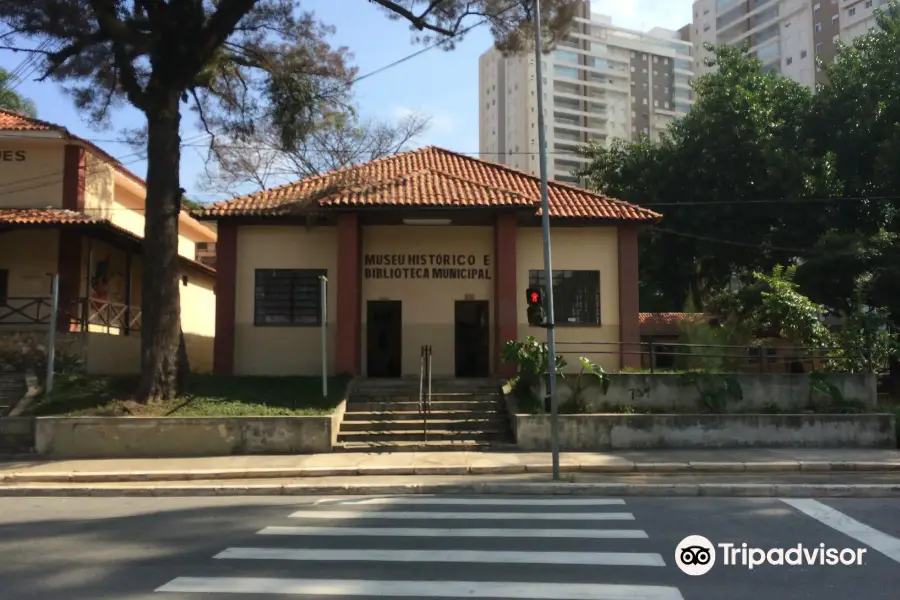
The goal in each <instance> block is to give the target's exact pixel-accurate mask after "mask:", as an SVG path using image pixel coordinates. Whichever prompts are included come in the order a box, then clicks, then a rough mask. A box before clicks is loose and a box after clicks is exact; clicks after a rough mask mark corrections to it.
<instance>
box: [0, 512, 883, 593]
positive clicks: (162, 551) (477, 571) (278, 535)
mask: <svg viewBox="0 0 900 600" xmlns="http://www.w3.org/2000/svg"><path fill="white" fill-rule="evenodd" d="M434 502H440V503H437V504H436V503H434ZM689 535H703V536H705V537H707V538H709V539H710V540H712V542H713V543H714V544H719V543H733V544H735V545H736V547H738V548H740V547H741V544H742V543H746V544H747V545H748V547H758V548H762V549H765V550H769V549H771V548H778V547H783V548H789V547H795V546H797V544H803V545H804V546H805V547H806V549H807V551H814V550H817V549H820V548H821V546H820V545H822V544H824V547H825V548H835V549H844V548H849V549H852V552H850V553H849V554H847V556H850V555H851V554H853V555H856V549H864V550H865V552H864V553H862V557H863V564H862V565H859V566H856V565H853V566H846V565H840V564H838V565H836V566H827V565H814V566H771V565H762V566H757V567H755V568H753V569H749V568H748V567H747V566H725V565H723V564H722V562H723V560H722V559H723V556H722V550H721V548H718V549H717V551H716V561H715V564H714V566H713V567H712V569H711V570H710V571H709V572H708V573H707V574H705V575H702V576H689V575H686V574H684V573H682V572H681V571H680V570H679V568H678V566H677V565H676V559H675V554H676V547H677V546H678V544H679V542H680V541H681V540H682V539H683V538H685V537H687V536H689ZM898 573H900V502H898V501H897V500H846V499H839V500H838V499H832V500H828V499H825V500H820V501H812V500H801V501H782V500H778V499H720V498H709V499H706V498H626V499H621V500H617V499H597V498H583V497H569V498H566V497H556V498H534V497H515V498H501V497H496V496H482V497H478V498H465V497H459V496H442V497H439V498H424V497H421V496H406V497H395V498H375V497H367V498H338V499H319V498H311V499H306V498H302V499H298V498H284V497H273V498H266V497H259V498H252V497H250V498H248V497H242V498H108V499H107V498H71V499H67V498H46V499H42V498H2V499H0V598H2V599H3V600H21V599H25V598H40V599H42V600H50V599H52V600H79V599H85V600H87V599H91V600H99V599H109V600H112V599H115V600H125V599H138V598H140V599H146V600H149V599H154V600H205V599H208V598H235V599H236V600H240V599H251V598H256V599H263V598H274V597H281V598H308V599H316V600H319V599H322V598H342V599H347V600H350V599H352V600H365V599H369V598H389V599H394V598H416V599H420V600H425V599H427V600H432V599H436V598H441V599H444V598H446V599H449V598H463V597H464V598H492V599H495V600H501V599H503V600H524V599H529V600H545V599H546V600H551V599H552V600H563V599H567V600H614V599H616V600H681V599H684V600H743V599H746V600H758V599H759V598H765V599H766V600H782V599H784V600H804V599H815V600H847V599H848V598H866V600H897V598H898V595H897V594H898V592H897V582H898V581H900V578H898ZM238 592H240V593H238Z"/></svg>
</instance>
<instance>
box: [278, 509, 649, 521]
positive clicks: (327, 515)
mask: <svg viewBox="0 0 900 600" xmlns="http://www.w3.org/2000/svg"><path fill="white" fill-rule="evenodd" d="M291 518H294V519H328V520H336V519H402V520H404V521H414V520H430V519H439V520H442V521H443V520H447V521H450V520H463V521H469V520H472V519H479V520H490V521H517V520H518V521H571V520H572V513H537V512H513V511H506V512H502V513H497V512H431V511H428V512H425V511H412V512H407V511H390V512H379V511H374V510H372V511H366V510H298V511H297V512H295V513H292V514H291ZM578 518H579V519H581V520H582V521H634V515H632V514H631V513H585V514H579V515H578Z"/></svg>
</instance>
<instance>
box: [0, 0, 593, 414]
mask: <svg viewBox="0 0 900 600" xmlns="http://www.w3.org/2000/svg"><path fill="white" fill-rule="evenodd" d="M341 1H342V2H344V3H346V4H347V8H348V10H351V9H352V8H351V6H350V5H351V2H350V1H349V0H341ZM356 1H357V2H361V1H362V0H356ZM370 1H371V2H373V3H375V4H377V5H379V6H380V7H381V8H382V9H383V10H384V11H385V14H386V15H387V16H389V17H391V18H394V19H401V20H406V21H407V22H409V24H410V27H411V29H412V30H413V31H414V32H415V33H414V38H418V39H419V40H421V41H430V40H431V39H437V40H439V41H444V42H445V47H446V48H448V49H449V48H452V44H453V42H454V41H456V40H457V39H458V38H459V37H460V35H459V34H461V33H463V32H465V31H467V30H468V28H469V27H471V26H472V25H473V24H474V23H475V22H478V21H480V20H485V21H486V22H487V23H489V25H490V27H491V29H492V32H493V34H494V37H495V39H496V41H497V44H498V46H500V47H501V48H502V49H504V50H505V51H518V50H521V49H524V48H525V47H527V45H526V42H527V40H528V36H527V31H528V30H529V26H528V24H529V23H531V22H532V20H533V16H534V15H533V8H534V2H533V1H532V0H370ZM300 9H301V2H300V1H299V0H3V2H0V23H3V24H4V25H6V27H7V29H8V31H7V32H6V33H5V34H4V35H3V41H2V43H3V44H4V45H5V46H6V47H14V48H16V47H18V48H22V47H24V46H20V44H21V40H23V39H24V38H30V39H31V40H32V43H33V42H35V41H37V40H40V41H41V44H40V45H37V46H35V47H33V48H32V50H31V51H32V52H36V53H40V54H42V55H43V59H44V62H43V68H44V77H45V78H51V79H53V80H56V81H59V82H61V83H64V84H65V85H66V86H67V87H68V89H70V90H71V91H72V93H73V94H74V97H75V101H76V103H77V105H78V106H79V107H80V108H82V109H86V110H89V111H91V113H92V115H93V117H94V120H95V121H97V122H98V123H102V122H105V120H106V118H107V117H108V114H109V111H110V109H111V108H114V107H116V106H117V105H118V104H121V103H123V102H127V103H129V104H131V105H132V106H134V107H136V108H137V109H139V110H140V111H141V112H143V113H144V115H146V118H147V129H146V144H147V200H146V213H145V214H146V224H145V235H144V275H143V286H142V289H143V290H144V291H143V296H142V314H143V317H142V318H143V332H142V336H141V359H142V378H141V385H140V389H139V392H138V396H139V398H141V399H152V398H171V397H173V396H175V395H176V394H177V392H178V388H179V385H180V380H179V373H183V372H184V370H185V369H184V365H183V364H180V363H179V360H178V356H179V354H182V353H179V352H178V348H179V339H180V320H181V317H180V309H179V288H178V212H179V208H180V204H181V195H182V192H181V185H180V180H179V166H180V162H181V144H180V136H179V133H180V126H181V118H182V110H183V108H184V106H185V105H189V106H191V107H192V108H193V110H195V111H196V113H197V115H198V118H199V120H200V121H201V122H202V123H203V124H204V126H205V127H207V128H208V129H209V131H210V132H212V133H214V134H215V135H223V136H225V137H226V138H228V139H230V140H234V141H236V142H237V143H240V142H241V141H242V140H251V139H252V138H253V136H254V135H255V134H256V133H257V131H258V129H259V128H260V127H268V126H271V127H272V128H273V131H275V132H277V140H278V142H279V144H280V145H281V146H282V147H284V148H295V147H297V145H298V144H299V143H300V142H301V141H302V140H304V139H306V137H307V136H308V135H309V134H310V132H311V131H312V129H313V127H314V125H315V123H317V122H318V121H319V117H320V116H321V115H323V114H333V113H341V112H344V110H345V109H346V108H347V104H348V102H349V91H350V84H351V82H352V80H353V75H354V70H353V69H352V68H350V67H349V66H348V59H349V53H348V51H347V50H346V49H344V48H337V49H335V48H332V47H331V46H330V44H329V42H328V34H329V33H330V29H329V28H328V27H326V26H324V25H323V24H321V23H319V22H318V21H317V20H316V19H315V16H314V15H313V14H312V13H310V12H308V11H307V12H303V11H301V10H300ZM541 11H542V15H541V16H542V19H543V21H544V23H546V24H547V28H546V31H547V39H548V40H549V42H550V43H552V42H553V41H554V40H555V39H558V38H559V37H561V36H562V35H563V34H564V32H565V31H566V30H567V25H568V21H569V20H570V19H571V17H572V16H573V15H574V12H575V4H574V3H573V2H572V1H571V0H544V1H543V2H541ZM373 34H375V35H377V31H373ZM45 46H46V48H47V49H45ZM211 123H215V125H216V127H217V128H218V129H217V130H213V129H212V128H211ZM215 135H214V136H213V137H215ZM182 345H183V344H182ZM182 355H183V354H182Z"/></svg>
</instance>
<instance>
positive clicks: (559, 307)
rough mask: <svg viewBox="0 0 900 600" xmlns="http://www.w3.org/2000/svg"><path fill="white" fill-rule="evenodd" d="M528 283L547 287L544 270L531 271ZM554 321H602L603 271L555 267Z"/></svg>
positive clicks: (564, 322)
mask: <svg viewBox="0 0 900 600" xmlns="http://www.w3.org/2000/svg"><path fill="white" fill-rule="evenodd" d="M528 285H529V286H531V287H539V288H546V278H545V277H544V271H543V270H533V271H529V272H528ZM553 315H554V318H553V322H554V323H555V324H556V325H599V324H600V271H553Z"/></svg>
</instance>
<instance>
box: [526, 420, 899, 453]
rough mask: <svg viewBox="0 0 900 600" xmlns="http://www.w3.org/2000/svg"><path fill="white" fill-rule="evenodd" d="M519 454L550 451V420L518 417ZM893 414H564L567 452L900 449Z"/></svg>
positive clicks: (562, 433) (562, 446)
mask: <svg viewBox="0 0 900 600" xmlns="http://www.w3.org/2000/svg"><path fill="white" fill-rule="evenodd" d="M513 419H514V420H515V432H516V444H517V445H518V448H519V450H526V451H545V450H550V448H551V446H550V443H551V439H550V417H549V416H548V415H516V416H514V417H513ZM895 423H896V421H895V417H894V416H893V415H875V414H870V415H560V416H559V449H560V450H561V451H563V452H591V451H595V452H596V451H608V450H638V449H643V450H649V449H665V448H678V449H711V448H896V447H897V438H896V430H895Z"/></svg>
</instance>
